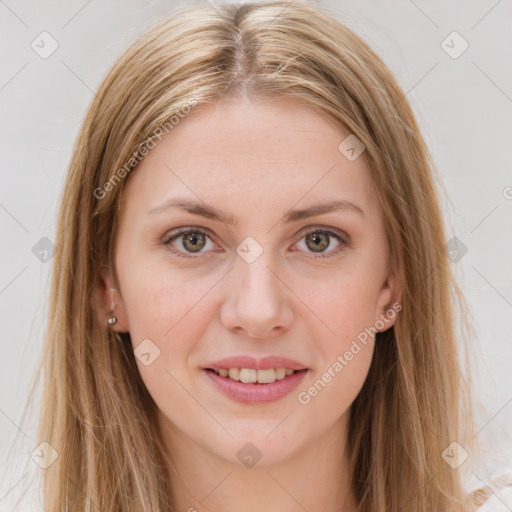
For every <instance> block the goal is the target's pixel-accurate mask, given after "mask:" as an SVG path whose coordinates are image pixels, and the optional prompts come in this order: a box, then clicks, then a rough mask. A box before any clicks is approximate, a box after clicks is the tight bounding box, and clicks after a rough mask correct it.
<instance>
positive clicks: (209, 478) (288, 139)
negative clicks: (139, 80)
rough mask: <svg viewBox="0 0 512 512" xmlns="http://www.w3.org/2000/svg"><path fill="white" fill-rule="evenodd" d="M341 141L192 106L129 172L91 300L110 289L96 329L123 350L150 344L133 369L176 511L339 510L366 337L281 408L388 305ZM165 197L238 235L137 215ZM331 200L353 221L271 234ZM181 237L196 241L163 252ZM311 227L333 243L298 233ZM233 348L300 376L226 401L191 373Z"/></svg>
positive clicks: (336, 218) (333, 135)
mask: <svg viewBox="0 0 512 512" xmlns="http://www.w3.org/2000/svg"><path fill="white" fill-rule="evenodd" d="M347 135H348V132H344V131H343V130H341V129H340V128H339V127H338V126H337V125H335V124H334V123H333V121H331V120H330V119H329V118H327V117H326V116H323V115H320V114H318V113H317V112H316V111H314V110H312V109H311V108H309V107H308V106H306V105H305V104H302V103H301V102H299V101H297V100H294V99H281V100H272V101H271V102H268V101H267V102H261V101H260V102H249V101H248V100H231V101H227V102H224V103H218V104H216V105H202V106H200V107H196V108H195V109H194V110H193V111H192V113H191V114H189V115H188V116H187V117H186V118H184V119H182V120H181V121H180V123H179V124H178V125H177V126H176V127H175V128H174V129H173V130H172V131H171V132H170V134H168V135H165V136H164V137H163V139H162V141H161V142H159V143H158V145H157V147H156V148H154V149H152V150H151V151H150V152H149V154H148V155H147V156H146V157H145V158H144V160H143V161H142V162H141V163H140V165H139V166H138V168H137V169H136V170H135V171H133V173H132V174H131V175H130V176H129V179H128V182H127V183H126V188H125V190H124V191H123V201H122V205H121V210H120V224H119V230H118V232H117V234H116V238H115V266H116V270H117V274H118V278H119V281H117V282H116V281H115V279H114V274H113V273H112V272H110V273H105V274H104V275H103V277H104V284H105V288H103V291H102V293H103V298H104V304H105V310H106V311H107V310H108V308H109V305H110V301H111V295H110V291H109V288H115V289H116V291H115V292H114V301H115V304H116V307H115V311H114V314H115V316H116V317H117V319H118V322H117V324H115V325H114V326H113V329H115V330H117V331H118V332H130V336H131V340H132V344H133V348H134V349H135V348H136V347H137V346H138V345H139V344H140V343H141V342H142V340H144V339H147V338H149V339H150V340H151V342H152V343H153V344H154V345H155V346H157V347H158V349H159V350H160V355H159V356H158V357H157V358H156V359H155V360H154V361H153V362H152V363H151V364H150V365H149V366H145V365H144V364H142V363H141V361H139V360H138V359H137V364H138V367H139V370H140V374H141V376H142V379H143V381H144V384H145V385H146V387H147V389H148V391H149V393H150V394H151V395H152V397H153V399H154V400H155V402H156V404H157V405H158V408H159V413H158V414H159V417H158V422H159V428H160V430H161V432H162V435H163V438H164V440H165V446H164V449H165V450H166V452H167V453H169V454H172V457H173V460H174V464H175V468H176V471H175V473H176V474H177V477H176V476H174V478H173V479H172V489H173V494H174V499H175V503H176V505H177V508H176V510H180V511H187V510H188V511H192V510H194V509H195V510H197V511H200V512H202V511H221V510H222V511H223V512H234V511H240V510H245V511H251V512H252V511H254V512H256V511H258V512H259V511H261V510H269V511H278V510H279V511H281V512H282V511H296V510H299V509H300V510H302V508H301V507H304V509H305V510H309V511H312V510H323V511H325V512H334V511H336V512H339V510H344V511H347V512H352V511H355V510H356V508H355V500H354V496H353V494H352V492H351V490H350V486H349V470H348V450H347V449H346V437H347V425H348V419H349V413H350V407H351V404H352V403H353V401H354V399H355V398H356V396H357V395H358V393H359V391H360V389H361V387H362V385H363V383H364V381H365V379H366V376H367V374H368V370H369V367H370V362H371V357H372V353H373V349H374V338H373V337H372V336H370V337H369V338H368V341H367V344H366V345H363V344H360V345H361V350H360V351H359V352H358V353H357V355H355V356H354V358H353V359H352V360H351V361H350V362H349V363H348V364H347V365H346V366H345V367H344V368H343V370H342V371H341V372H338V373H337V374H336V376H335V377H334V378H332V379H331V381H330V382H329V383H328V384H327V385H326V386H325V387H324V388H323V390H322V391H321V392H319V393H318V394H317V395H316V396H315V397H313V398H312V399H311V401H310V402H309V403H308V404H301V403H300V402H299V401H298V398H297V395H298V393H299V392H301V391H305V390H306V391H307V389H308V388H309V387H310V386H311V385H312V384H313V383H314V382H315V381H317V380H318V379H319V378H320V377H321V376H322V374H323V373H324V372H325V371H326V370H327V369H328V368H329V367H332V365H333V363H334V362H335V361H336V360H337V357H338V356H339V355H343V354H344V353H345V352H346V350H348V349H349V348H350V346H351V344H352V342H353V341H354V340H355V339H356V337H357V336H358V334H359V333H361V332H362V331H364V329H365V328H369V327H370V326H373V325H375V322H376V321H377V320H378V319H382V318H384V317H383V313H384V312H385V310H386V309H385V308H386V306H388V305H391V304H393V303H394V302H396V301H397V300H399V283H398V279H397V277H396V275H395V274H394V273H390V272H388V271H387V266H386V261H387V254H388V249H387V246H386V238H385V228H384V224H383V219H382V214H381V211H380V208H379V206H378V202H377V196H376V194H375V191H374V189H373V185H372V181H371V178H370V174H369V172H368V168H367V167H366V163H365V160H364V156H363V157H359V158H357V159H356V160H354V161H349V160H348V159H347V158H346V157H345V156H344V155H343V154H342V153H341V152H340V151H339V150H338V146H339V144H340V143H341V141H342V140H343V139H344V138H345V137H346V136H347ZM363 155H364V153H363ZM174 196H180V197H186V198H190V199H192V200H197V201H199V202H205V203H208V204H211V205H214V206H216V207H217V208H218V209H221V210H223V211H225V212H228V213H230V214H232V215H233V216H235V217H236V218H237V219H238V224H237V225H236V226H228V225H226V224H225V223H222V222H218V221H215V220H212V219H206V218H203V217H201V216H198V215H194V214H191V213H188V212H185V211H183V210H179V209H166V210H162V211H160V212H158V213H155V214H151V215H150V214H148V211H149V210H151V209H152V208H154V207H156V206H158V205H160V204H162V203H163V202H164V201H166V200H167V199H169V198H171V197H174ZM332 199H345V200H348V201H351V202H353V203H355V204H357V205H358V206H359V207H360V208H361V209H362V210H363V212H364V216H363V215H358V214H357V213H355V212H353V211H350V210H340V211H334V212H330V213H324V214H321V215H317V216H315V217H312V218H309V219H302V220H298V221H295V222H293V223H290V224H284V223H283V222H282V218H283V216H284V215H285V213H287V212H288V210H291V209H298V208H306V207H309V206H311V205H313V204H317V203H324V202H327V201H329V200H332ZM186 227H194V228H201V229H203V230H206V232H207V235H208V236H205V237H204V238H201V235H199V236H200V238H199V240H198V241H196V242H194V241H192V243H190V244H188V245H186V246H185V247H184V246H183V243H182V242H183V241H184V240H185V237H181V238H177V239H175V240H174V242H173V243H172V245H168V246H166V245H164V244H163V242H162V241H163V240H164V239H165V237H166V235H167V237H168V236H169V235H170V234H173V233H172V232H173V231H175V230H176V229H178V228H186ZM315 228H316V229H317V230H318V229H324V230H330V231H333V232H334V233H338V234H340V235H343V236H345V237H346V239H347V238H348V240H349V243H348V245H346V246H343V245H341V246H340V242H339V241H338V240H337V239H336V238H335V237H334V236H330V237H329V236H327V237H324V238H320V241H318V240H314V239H311V237H307V236H306V235H307V233H308V232H309V231H310V230H312V231H314V230H315ZM247 236H251V237H253V238H254V239H255V240H256V241H257V242H258V243H259V245H260V246H261V248H262V249H263V252H262V253H261V254H260V255H259V257H258V258H257V259H256V260H255V261H253V262H252V263H247V262H246V261H245V260H244V259H243V258H241V257H240V256H239V255H238V254H237V252H236V248H237V246H238V245H239V244H240V243H241V242H242V241H243V240H244V239H245V238H246V237H247ZM324 242H325V244H326V246H322V243H324ZM194 243H195V244H196V245H194ZM327 243H329V245H328V246H327ZM194 247H196V251H198V252H194ZM172 248H174V249H175V251H177V252H181V253H182V254H185V255H187V254H188V255H191V256H192V257H193V258H192V259H190V260H189V259H185V258H181V257H179V256H177V255H175V254H174V253H173V252H172ZM321 254H325V255H327V257H325V258H323V259H318V258H317V257H318V256H319V255H321ZM393 322H394V319H390V320H388V321H387V323H386V324H385V327H384V328H381V329H380V330H381V331H384V330H386V329H388V328H389V327H391V325H392V324H393ZM240 354H249V355H252V356H254V357H256V358H260V357H265V356H268V355H281V356H285V357H289V358H292V359H295V360H296V361H299V362H300V363H302V364H303V365H304V366H306V367H307V368H309V371H308V373H307V374H306V376H305V378H304V379H303V381H302V383H301V384H300V385H299V387H298V388H297V389H296V390H294V391H293V392H292V393H291V394H289V395H288V396H286V397H284V398H282V399H280V400H278V401H277V402H273V403H269V404H258V405H246V404H241V403H238V402H235V401H233V400H230V399H229V398H227V397H225V396H224V395H223V394H221V393H220V392H219V391H218V390H217V388H216V386H214V385H213V383H212V382H211V380H210V378H209V377H208V375H206V374H205V372H204V370H202V368H203V367H204V366H206V365H207V363H209V362H212V361H215V360H218V359H221V358H223V357H228V356H233V355H240ZM247 442H251V443H253V444H254V445H255V446H256V447H257V449H258V450H259V451H260V452H261V454H262V457H261V459H260V460H259V461H258V462H257V464H256V465H255V466H253V467H250V468H248V467H245V466H244V465H243V464H242V463H241V462H240V460H239V459H238V457H237V452H238V451H239V450H240V449H241V448H242V447H243V446H244V445H245V444H246V443H247Z"/></svg>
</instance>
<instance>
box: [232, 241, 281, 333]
mask: <svg viewBox="0 0 512 512" xmlns="http://www.w3.org/2000/svg"><path fill="white" fill-rule="evenodd" d="M248 238H249V239H248V240H247V239H246V240H245V241H244V242H242V243H241V244H240V245H239V246H238V247H237V253H238V255H237V258H236V260H235V264H234V268H233V272H232V276H231V284H230V290H229V297H230V299H229V301H228V304H229V306H228V310H227V311H228V312H226V314H225V317H224V320H225V323H226V327H230V328H243V329H244V330H246V331H247V332H248V333H249V334H250V335H251V336H257V335H259V336H263V335H265V334H267V333H268V332H270V331H273V330H274V329H276V328H277V327H280V328H282V327H284V326H285V325H287V324H288V322H289V321H290V317H291V315H290V311H289V309H288V306H289V305H287V304H285V303H284V302H283V301H284V300H285V294H283V284H282V283H281V282H280V280H279V279H278V278H277V277H276V275H275V274H278V271H277V270H276V260H275V257H274V254H273V251H272V249H271V248H270V247H268V246H263V245H262V244H259V243H258V242H256V241H255V240H254V239H250V238H251V237H248ZM279 330H280V329H279Z"/></svg>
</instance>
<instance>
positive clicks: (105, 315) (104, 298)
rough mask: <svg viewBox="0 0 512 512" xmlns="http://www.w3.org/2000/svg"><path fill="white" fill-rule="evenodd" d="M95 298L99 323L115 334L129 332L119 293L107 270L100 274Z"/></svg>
mask: <svg viewBox="0 0 512 512" xmlns="http://www.w3.org/2000/svg"><path fill="white" fill-rule="evenodd" d="M97 296H98V301H97V302H98V304H99V309H100V311H99V312H98V313H99V318H100V322H101V323H103V324H104V325H107V326H108V327H109V328H110V329H112V330H114V331H116V332H129V328H128V319H127V316H126V311H125V307H124V302H123V299H122V297H121V293H120V291H119V289H118V287H117V285H116V283H115V281H114V279H113V278H112V276H111V273H110V272H109V271H108V270H103V271H102V273H101V278H100V282H99V283H98V287H97Z"/></svg>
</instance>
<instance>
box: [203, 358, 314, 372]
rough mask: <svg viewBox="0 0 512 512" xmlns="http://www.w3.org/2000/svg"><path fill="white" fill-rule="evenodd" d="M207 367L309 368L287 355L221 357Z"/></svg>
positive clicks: (213, 368)
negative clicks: (261, 357)
mask: <svg viewBox="0 0 512 512" xmlns="http://www.w3.org/2000/svg"><path fill="white" fill-rule="evenodd" d="M204 368H205V369H208V368H211V369H212V370H220V369H223V368H225V369H228V368H254V369H256V370H268V369H270V368H288V369H290V370H306V369H307V368H306V367H305V366H304V365H303V364H301V363H298V362H297V361H294V360H293V359H288V358H287V357H277V356H269V357H264V358H263V359H255V358H254V357H251V356H233V357H226V358H225V359H219V360H218V361H214V362H212V363H209V364H207V365H206V366H205V367H204Z"/></svg>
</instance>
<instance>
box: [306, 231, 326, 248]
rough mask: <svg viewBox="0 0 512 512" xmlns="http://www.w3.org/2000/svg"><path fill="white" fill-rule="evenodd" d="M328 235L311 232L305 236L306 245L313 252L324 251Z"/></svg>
mask: <svg viewBox="0 0 512 512" xmlns="http://www.w3.org/2000/svg"><path fill="white" fill-rule="evenodd" d="M329 241H330V240H329V235H328V234H327V233H323V232H321V231H313V232H311V233H309V234H308V235H306V245H307V246H308V247H310V248H311V249H313V251H317V250H318V251H320V252H321V251H324V250H325V249H326V248H327V247H329Z"/></svg>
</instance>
